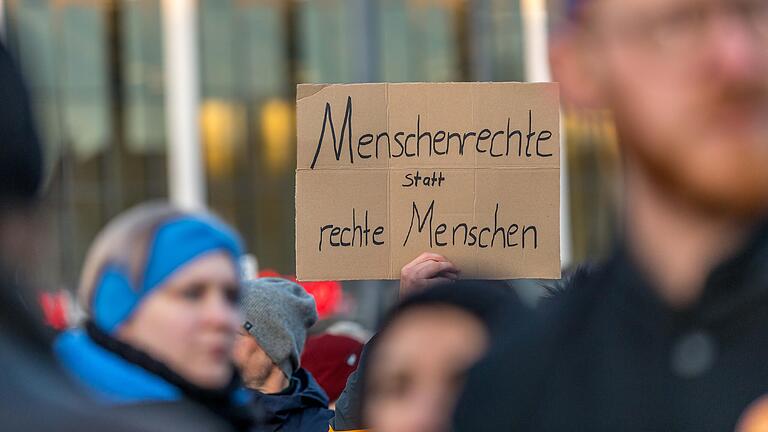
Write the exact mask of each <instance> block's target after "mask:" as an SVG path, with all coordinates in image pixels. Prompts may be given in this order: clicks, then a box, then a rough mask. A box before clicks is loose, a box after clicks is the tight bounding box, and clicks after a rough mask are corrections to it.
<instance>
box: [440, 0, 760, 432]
mask: <svg viewBox="0 0 768 432" xmlns="http://www.w3.org/2000/svg"><path fill="white" fill-rule="evenodd" d="M568 8H569V10H568V14H569V15H568V21H567V23H565V24H564V25H563V27H562V28H560V30H559V32H558V33H556V34H555V35H554V36H553V39H552V45H551V52H550V59H551V63H552V71H553V74H554V78H555V80H557V81H560V82H561V91H562V95H563V96H564V99H565V100H566V101H568V102H569V103H571V104H573V105H575V106H579V107H587V108H601V107H604V108H609V109H610V110H611V111H612V112H613V115H614V119H615V124H616V128H617V132H618V136H619V140H620V143H621V146H622V151H623V165H624V188H625V201H624V204H623V213H624V214H623V218H624V229H623V233H622V234H623V235H622V237H623V238H622V241H621V242H620V244H619V245H618V247H617V249H616V250H615V252H614V253H613V255H612V257H611V258H610V259H609V260H607V262H605V263H604V264H603V265H601V266H598V267H597V268H594V269H592V271H590V272H589V273H588V274H586V275H583V277H581V278H579V280H577V281H575V282H574V283H572V284H571V287H570V288H569V289H568V290H566V291H565V292H564V293H562V294H561V295H560V296H558V298H557V299H556V300H554V301H552V302H551V303H550V304H549V306H548V307H547V308H546V310H545V311H544V313H543V316H542V320H541V322H539V323H538V325H533V326H529V328H528V329H527V330H525V331H522V332H520V334H518V335H515V336H514V337H512V338H510V341H509V342H508V343H507V344H506V345H505V346H504V347H502V348H500V349H499V350H496V352H494V353H493V354H492V355H491V356H489V358H488V359H487V360H486V361H484V362H482V363H481V365H479V366H478V368H477V369H476V370H475V371H474V373H473V374H471V378H470V379H469V382H468V385H467V391H466V393H465V395H464V396H463V398H462V401H461V402H460V404H459V407H458V409H457V412H456V417H455V419H456V420H455V425H454V426H455V429H456V430H457V431H460V432H461V431H470V430H472V431H478V430H479V431H490V430H516V431H527V430H530V431H564V430H590V431H616V430H622V431H652V430H653V431H661V430H664V431H669V430H675V431H725V430H734V429H736V430H740V431H746V432H749V431H753V430H765V429H754V428H753V427H754V426H753V425H754V424H757V423H755V422H754V421H752V420H750V419H755V418H761V417H762V418H765V415H766V413H768V404H766V400H768V399H766V395H768V320H766V316H768V224H766V221H768V219H767V218H766V216H767V215H768V211H767V210H768V169H767V168H766V167H768V2H766V1H765V0H579V1H571V2H569V5H568Z"/></svg>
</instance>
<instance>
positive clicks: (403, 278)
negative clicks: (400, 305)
mask: <svg viewBox="0 0 768 432" xmlns="http://www.w3.org/2000/svg"><path fill="white" fill-rule="evenodd" d="M458 278H459V269H458V268H456V266H455V265H453V263H452V262H450V261H448V260H447V259H446V258H445V257H444V256H442V255H438V254H436V253H431V252H424V253H423V254H421V255H419V256H418V257H416V259H414V260H413V261H411V262H409V263H408V264H406V265H405V267H403V269H402V270H401V271H400V297H401V298H403V297H406V296H408V295H411V294H413V293H416V292H419V291H422V290H425V289H427V288H430V287H433V286H435V285H439V284H443V283H448V282H452V281H454V280H456V279H458Z"/></svg>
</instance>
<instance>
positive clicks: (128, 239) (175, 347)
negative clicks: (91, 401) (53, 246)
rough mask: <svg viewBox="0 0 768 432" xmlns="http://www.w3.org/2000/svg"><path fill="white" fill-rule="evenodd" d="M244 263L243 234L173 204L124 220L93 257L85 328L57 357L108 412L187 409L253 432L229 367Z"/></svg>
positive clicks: (69, 336) (84, 282)
mask: <svg viewBox="0 0 768 432" xmlns="http://www.w3.org/2000/svg"><path fill="white" fill-rule="evenodd" d="M240 255H241V246H240V240H239V238H238V236H237V234H235V233H234V232H233V231H232V230H231V229H230V228H229V227H227V226H225V225H224V224H223V223H221V222H220V221H219V220H218V219H215V218H214V217H212V216H210V215H207V214H199V213H188V212H182V211H180V210H178V209H176V208H174V207H171V206H169V205H166V204H145V205H142V206H139V207H136V208H134V209H131V210H129V211H127V212H125V213H124V214H122V215H121V216H119V217H118V218H116V219H115V220H114V221H113V222H111V223H110V224H109V225H108V226H107V227H106V228H105V229H104V230H103V231H102V232H101V234H100V235H99V236H98V237H97V239H96V240H95V242H94V243H93V245H92V247H91V249H90V251H89V253H88V255H87V257H86V261H85V265H84V267H83V273H82V276H81V281H80V288H79V292H78V297H79V300H80V302H81V305H82V306H83V308H84V310H85V312H86V315H87V321H86V322H85V324H84V326H82V327H81V328H77V329H73V330H70V331H67V332H65V333H63V334H62V335H61V336H60V337H59V338H58V340H57V341H56V344H55V351H56V354H57V355H58V357H59V359H60V360H61V362H62V363H63V365H64V366H65V368H66V369H67V370H68V371H69V372H70V373H71V374H72V375H73V376H74V377H75V378H76V380H77V381H79V382H80V383H82V384H83V385H84V386H85V387H86V388H87V389H88V390H90V392H91V393H92V394H93V395H94V397H95V398H96V399H97V400H100V401H103V402H105V403H106V404H108V405H112V406H115V405H120V406H131V405H142V406H146V405H147V404H155V403H157V404H167V403H171V404H172V405H185V406H188V407H190V409H192V410H196V409H197V411H208V414H210V413H212V414H213V416H212V417H213V418H214V419H215V421H219V420H223V421H224V422H223V423H228V424H229V425H231V426H235V427H236V428H238V429H244V428H247V427H248V426H249V424H250V416H249V415H248V412H247V410H246V408H245V400H244V398H245V396H244V394H243V393H240V391H238V390H237V389H238V387H239V386H238V384H239V383H238V381H237V378H236V374H235V371H234V369H233V366H232V363H231V360H230V352H231V348H232V344H233V341H234V337H235V334H236V332H237V327H238V324H239V320H238V311H237V301H238V296H239V292H240V285H239V278H238V265H237V262H238V258H239V256H240ZM203 408H204V409H203ZM198 415H199V413H198ZM209 417H211V416H209Z"/></svg>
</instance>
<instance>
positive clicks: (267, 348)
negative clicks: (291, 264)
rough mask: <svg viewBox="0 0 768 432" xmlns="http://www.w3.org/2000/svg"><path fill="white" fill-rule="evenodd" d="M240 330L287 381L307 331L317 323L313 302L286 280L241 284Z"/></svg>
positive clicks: (262, 279) (291, 373) (297, 359)
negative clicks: (241, 329)
mask: <svg viewBox="0 0 768 432" xmlns="http://www.w3.org/2000/svg"><path fill="white" fill-rule="evenodd" d="M240 304H241V306H240V307H241V309H242V311H243V318H244V319H245V322H244V323H243V327H244V328H245V329H246V330H247V331H248V333H250V334H251V336H253V337H254V338H255V339H256V342H258V343H259V345H260V346H261V348H262V349H263V350H264V352H266V353H267V355H268V356H269V358H271V359H272V361H273V362H275V364H276V365H277V366H278V367H279V368H280V370H282V371H283V373H284V374H285V376H286V377H288V378H290V377H291V376H292V375H293V372H294V371H295V370H297V369H298V368H299V358H300V356H301V351H302V350H303V349H304V342H305V340H306V339H307V329H309V328H310V327H312V325H313V324H314V323H315V322H316V321H317V308H316V307H315V299H314V298H313V297H312V296H311V295H309V294H308V293H307V292H306V291H305V290H304V288H302V287H301V286H299V285H298V284H296V283H293V282H291V281H289V280H285V279H279V278H259V279H251V280H246V281H243V295H242V300H241V303H240Z"/></svg>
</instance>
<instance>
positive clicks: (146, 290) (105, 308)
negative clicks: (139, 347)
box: [91, 216, 242, 333]
mask: <svg viewBox="0 0 768 432" xmlns="http://www.w3.org/2000/svg"><path fill="white" fill-rule="evenodd" d="M213 251H224V252H228V253H229V254H230V255H232V259H233V260H234V261H235V265H236V266H237V263H238V259H239V258H240V255H242V247H241V245H240V239H239V237H238V236H237V234H235V233H234V232H233V231H232V230H231V229H229V227H227V226H225V225H224V224H222V223H220V222H217V221H216V220H214V219H209V218H204V217H200V216H182V217H180V218H174V219H172V220H170V221H167V222H165V223H164V224H162V225H160V226H159V227H158V228H157V230H156V232H155V235H154V238H153V239H152V244H151V247H150V249H149V251H148V254H147V261H146V263H145V267H144V274H143V275H141V276H140V277H139V278H138V279H137V281H138V284H139V286H134V283H133V279H132V278H131V276H130V272H129V271H128V269H127V268H126V267H125V266H124V265H119V264H108V265H106V266H105V267H104V268H103V269H102V272H101V277H100V279H99V282H98V284H97V285H96V288H95V289H94V291H93V297H92V304H91V311H92V316H93V321H94V323H95V324H96V325H97V326H99V328H101V329H102V330H104V331H106V332H109V333H112V332H114V331H115V330H116V329H117V328H118V327H119V326H120V324H122V323H123V322H125V321H126V320H127V319H128V318H129V317H130V316H131V314H132V313H133V311H134V310H136V307H137V306H138V305H139V303H140V302H141V300H142V299H143V298H144V297H146V296H147V295H149V294H150V293H151V292H152V291H153V290H154V289H155V288H157V287H158V286H160V285H162V284H163V282H164V281H165V280H166V279H167V278H168V277H169V276H171V275H172V274H173V273H174V272H175V271H176V270H178V269H180V268H181V267H183V266H185V265H186V264H188V263H189V262H191V261H193V260H195V259H197V258H199V257H200V256H201V255H203V254H205V253H208V252H213Z"/></svg>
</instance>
